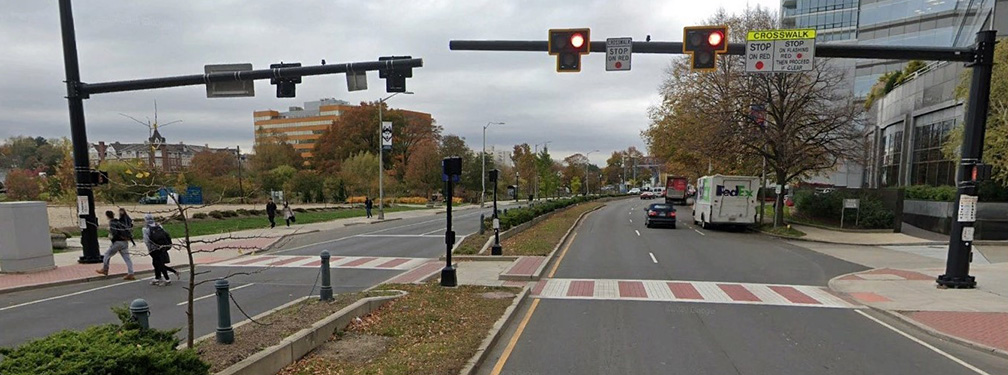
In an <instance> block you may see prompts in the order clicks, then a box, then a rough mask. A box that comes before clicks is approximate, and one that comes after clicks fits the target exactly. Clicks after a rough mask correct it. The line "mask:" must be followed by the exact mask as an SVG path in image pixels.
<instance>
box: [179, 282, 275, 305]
mask: <svg viewBox="0 0 1008 375" xmlns="http://www.w3.org/2000/svg"><path fill="white" fill-rule="evenodd" d="M252 284H255V283H248V284H245V285H239V286H236V287H234V288H231V290H230V291H231V292H233V291H236V290H238V289H241V288H244V287H247V286H252ZM216 295H217V293H216V292H214V293H212V294H207V295H205V296H203V297H198V298H193V300H192V301H193V303H195V302H196V301H199V300H204V299H207V298H210V297H213V296H216ZM188 302H189V301H182V302H179V303H176V304H175V306H183V305H185V304H186V303H188Z"/></svg>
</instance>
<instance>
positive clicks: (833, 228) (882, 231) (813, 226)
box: [790, 221, 897, 233]
mask: <svg viewBox="0 0 1008 375" xmlns="http://www.w3.org/2000/svg"><path fill="white" fill-rule="evenodd" d="M790 224H798V225H804V226H806V227H812V228H818V229H823V230H831V231H834V232H845V233H897V232H896V231H895V230H892V229H852V228H837V227H830V226H826V225H822V224H814V223H808V222H803V221H792V222H790Z"/></svg>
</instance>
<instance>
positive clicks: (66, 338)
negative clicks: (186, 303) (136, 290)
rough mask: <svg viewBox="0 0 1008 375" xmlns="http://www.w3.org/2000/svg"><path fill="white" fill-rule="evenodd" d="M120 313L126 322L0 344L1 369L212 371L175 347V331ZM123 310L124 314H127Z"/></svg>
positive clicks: (81, 374)
mask: <svg viewBox="0 0 1008 375" xmlns="http://www.w3.org/2000/svg"><path fill="white" fill-rule="evenodd" d="M124 309H125V308H119V311H117V314H118V315H119V316H120V319H121V320H123V322H124V323H123V324H105V325H100V326H94V327H91V328H88V329H86V330H83V331H62V332H57V333H54V334H52V335H49V336H47V337H45V338H41V339H38V340H35V341H32V342H29V343H27V344H24V345H21V346H19V347H17V348H14V349H7V348H4V349H0V354H2V355H3V356H4V358H3V360H0V374H11V375H21V374H24V375H28V374H52V375H71V374H72V375H106V374H117V375H120V374H121V375H133V374H136V375H142V374H175V375H197V374H198V375H204V374H208V373H209V370H210V365H208V364H207V363H205V362H203V361H202V360H201V359H200V358H199V357H198V356H197V355H196V352H195V351H193V350H190V349H186V350H175V347H176V346H177V345H178V343H179V341H178V339H176V338H175V330H172V331H162V330H158V329H140V328H139V327H138V326H137V325H136V324H135V323H132V322H130V321H128V319H129V318H128V315H129V312H128V311H126V312H125V313H123V312H122V310H124ZM124 315H125V316H124Z"/></svg>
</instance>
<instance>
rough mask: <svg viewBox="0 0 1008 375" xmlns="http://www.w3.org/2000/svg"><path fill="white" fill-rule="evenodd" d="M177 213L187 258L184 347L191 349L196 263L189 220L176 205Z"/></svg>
mask: <svg viewBox="0 0 1008 375" xmlns="http://www.w3.org/2000/svg"><path fill="white" fill-rule="evenodd" d="M176 204H177V205H178V208H179V213H180V214H181V215H182V225H183V227H184V228H185V250H186V255H187V256H188V257H189V288H188V289H189V290H188V293H187V295H186V302H187V304H186V347H188V348H190V349H191V348H192V347H193V341H194V340H195V332H194V324H193V292H194V290H195V289H196V262H194V261H193V254H192V243H191V242H190V240H189V218H187V217H186V213H185V209H183V208H182V205H181V204H178V203H177V202H176Z"/></svg>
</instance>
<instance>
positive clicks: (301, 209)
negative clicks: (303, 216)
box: [293, 208, 307, 213]
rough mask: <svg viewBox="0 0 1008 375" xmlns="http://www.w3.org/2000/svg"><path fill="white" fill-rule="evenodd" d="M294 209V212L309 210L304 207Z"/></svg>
mask: <svg viewBox="0 0 1008 375" xmlns="http://www.w3.org/2000/svg"><path fill="white" fill-rule="evenodd" d="M293 211H294V212H298V213H304V212H307V210H305V209H303V208H295V209H293Z"/></svg>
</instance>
